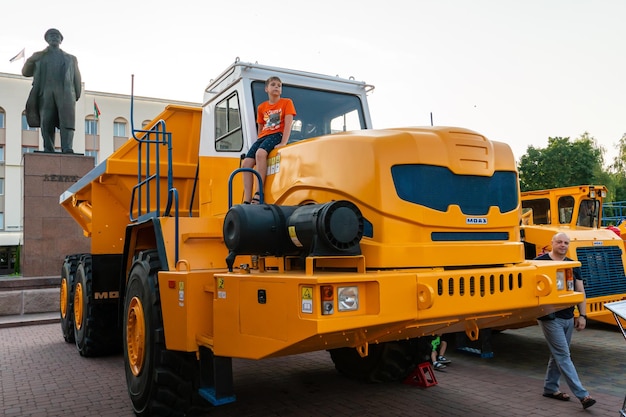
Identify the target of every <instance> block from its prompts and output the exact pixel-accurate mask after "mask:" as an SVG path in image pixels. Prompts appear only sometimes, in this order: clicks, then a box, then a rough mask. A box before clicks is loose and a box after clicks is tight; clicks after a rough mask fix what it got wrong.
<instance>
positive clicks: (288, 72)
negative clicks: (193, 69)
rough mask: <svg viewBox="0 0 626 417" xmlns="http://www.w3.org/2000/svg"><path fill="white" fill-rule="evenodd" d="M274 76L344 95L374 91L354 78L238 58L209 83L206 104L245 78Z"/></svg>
mask: <svg viewBox="0 0 626 417" xmlns="http://www.w3.org/2000/svg"><path fill="white" fill-rule="evenodd" d="M273 75H275V76H278V77H279V78H280V79H281V81H282V82H283V84H294V85H299V86H304V87H310V88H318V89H328V90H332V91H337V92H343V93H350V94H363V93H365V94H367V93H369V92H371V91H372V90H374V86H373V85H371V84H367V83H365V82H364V81H357V80H355V79H354V78H353V77H350V78H342V77H339V76H330V75H323V74H317V73H313V72H307V71H299V70H293V69H288V68H280V67H273V66H269V65H261V64H258V63H250V62H241V61H240V60H239V58H237V59H236V60H235V62H234V63H232V64H231V65H230V66H229V67H228V68H227V69H226V70H224V72H222V73H221V74H220V75H219V76H218V77H217V78H215V79H212V80H211V81H210V82H209V85H208V86H207V87H206V89H205V91H204V99H205V102H206V101H209V100H210V99H211V98H212V97H214V96H216V95H218V94H219V93H220V92H222V91H224V90H225V89H227V88H228V87H229V86H231V85H232V84H234V83H235V82H237V81H238V80H240V79H242V78H246V79H249V80H258V81H265V80H266V79H268V78H269V77H270V76H273Z"/></svg>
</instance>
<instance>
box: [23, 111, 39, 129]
mask: <svg viewBox="0 0 626 417" xmlns="http://www.w3.org/2000/svg"><path fill="white" fill-rule="evenodd" d="M22 130H37V128H36V127H30V126H29V125H28V122H27V121H26V114H25V113H22Z"/></svg>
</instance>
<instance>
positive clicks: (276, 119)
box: [242, 76, 296, 204]
mask: <svg viewBox="0 0 626 417" xmlns="http://www.w3.org/2000/svg"><path fill="white" fill-rule="evenodd" d="M282 91H283V83H282V81H281V80H280V78H278V77H276V76H272V77H270V78H268V79H267V80H266V81H265V92H266V93H267V95H268V100H267V101H264V102H263V103H261V104H260V105H259V108H258V109H257V118H256V121H257V128H258V133H257V137H258V139H257V141H256V142H254V143H253V144H252V146H251V147H250V150H249V151H248V153H247V154H246V157H245V158H244V160H243V164H242V166H243V168H253V167H254V166H255V165H256V170H257V171H258V172H259V175H260V176H261V183H260V184H258V181H257V188H256V189H257V191H256V193H254V196H252V173H251V172H244V173H243V202H244V204H259V203H260V193H259V190H260V189H261V184H264V183H265V176H266V174H267V155H268V154H269V153H270V152H271V151H272V149H274V148H280V147H281V146H285V145H286V144H287V142H288V141H289V135H290V134H291V125H292V123H293V118H294V116H295V115H296V108H295V107H294V105H293V101H291V99H288V98H281V94H282Z"/></svg>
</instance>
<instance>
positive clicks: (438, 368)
mask: <svg viewBox="0 0 626 417" xmlns="http://www.w3.org/2000/svg"><path fill="white" fill-rule="evenodd" d="M445 367H446V365H444V364H443V363H441V362H438V361H436V362H435V363H433V368H435V371H443V369H444V368H445Z"/></svg>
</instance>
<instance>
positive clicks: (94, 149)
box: [0, 73, 200, 275]
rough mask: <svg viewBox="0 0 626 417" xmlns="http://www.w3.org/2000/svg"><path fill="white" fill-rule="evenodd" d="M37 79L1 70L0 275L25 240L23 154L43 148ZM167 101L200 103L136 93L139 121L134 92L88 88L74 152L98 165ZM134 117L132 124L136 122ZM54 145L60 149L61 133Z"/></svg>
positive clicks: (9, 270) (14, 259) (8, 269)
mask: <svg viewBox="0 0 626 417" xmlns="http://www.w3.org/2000/svg"><path fill="white" fill-rule="evenodd" d="M31 84H32V78H27V77H22V76H21V75H16V74H8V73H0V275H9V274H12V273H13V272H14V271H15V268H16V266H17V265H18V261H17V259H18V256H19V246H20V245H21V244H22V242H23V230H24V214H23V174H24V172H23V155H24V154H25V153H28V152H37V151H43V140H42V138H41V133H40V132H39V128H32V127H30V126H29V125H28V123H27V121H26V115H25V105H26V99H27V98H28V94H29V92H30V89H31ZM168 104H178V105H187V106H195V107H198V106H200V103H190V102H182V101H173V100H165V99H157V98H148V97H134V108H133V113H134V120H133V121H131V120H130V105H131V96H130V95H122V94H111V93H104V92H98V91H89V90H85V88H84V84H83V91H82V94H81V97H80V99H79V100H78V102H77V103H76V132H75V134H74V144H73V149H74V152H75V153H78V154H84V155H88V156H93V158H94V165H97V164H99V163H100V162H102V161H103V160H105V159H106V158H107V157H108V156H109V155H111V154H112V153H113V152H114V151H115V150H116V149H117V148H119V147H120V146H121V145H122V144H123V143H124V142H125V141H127V140H129V138H130V137H132V131H131V130H132V127H134V128H135V129H141V128H142V126H144V125H145V124H146V123H148V122H149V121H150V120H152V119H154V118H155V117H156V116H157V115H158V114H159V113H161V112H162V111H163V110H164V109H165V107H166V106H167V105H168ZM131 122H132V123H131ZM55 147H56V149H57V151H59V152H60V150H61V141H60V137H59V133H58V132H57V135H56V141H55Z"/></svg>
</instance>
